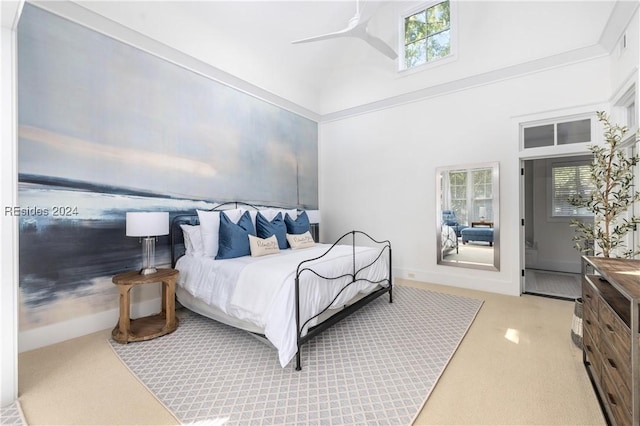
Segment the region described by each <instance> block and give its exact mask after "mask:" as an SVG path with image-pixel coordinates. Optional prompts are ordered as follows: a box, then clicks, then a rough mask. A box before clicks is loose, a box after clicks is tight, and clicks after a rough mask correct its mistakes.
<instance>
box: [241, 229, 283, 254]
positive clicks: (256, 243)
mask: <svg viewBox="0 0 640 426" xmlns="http://www.w3.org/2000/svg"><path fill="white" fill-rule="evenodd" d="M249 247H250V248H251V256H253V257H258V256H265V255H267V254H275V253H278V252H279V251H280V249H279V248H278V239H277V238H276V236H275V235H272V236H270V237H269V238H258V237H256V236H254V235H251V234H249Z"/></svg>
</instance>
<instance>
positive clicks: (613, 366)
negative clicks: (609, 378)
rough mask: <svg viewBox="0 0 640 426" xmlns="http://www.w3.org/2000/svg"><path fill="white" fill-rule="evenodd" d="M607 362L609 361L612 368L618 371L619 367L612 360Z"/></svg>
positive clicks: (609, 359)
mask: <svg viewBox="0 0 640 426" xmlns="http://www.w3.org/2000/svg"><path fill="white" fill-rule="evenodd" d="M607 361H609V365H610V366H611V368H615V369H616V370H617V369H618V366H617V365H616V363H615V362H614V361H613V360H612V359H611V358H607Z"/></svg>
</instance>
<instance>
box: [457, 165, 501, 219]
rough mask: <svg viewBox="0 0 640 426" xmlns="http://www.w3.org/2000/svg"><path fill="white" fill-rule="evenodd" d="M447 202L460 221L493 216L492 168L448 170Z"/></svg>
mask: <svg viewBox="0 0 640 426" xmlns="http://www.w3.org/2000/svg"><path fill="white" fill-rule="evenodd" d="M447 186H448V188H449V194H450V195H449V197H448V203H445V204H446V205H447V206H448V207H449V208H450V209H451V210H454V211H455V212H456V216H457V217H458V220H459V222H460V223H471V222H472V221H476V220H480V219H486V218H491V217H493V170H492V169H491V168H480V169H465V170H452V171H450V172H449V181H448V182H447Z"/></svg>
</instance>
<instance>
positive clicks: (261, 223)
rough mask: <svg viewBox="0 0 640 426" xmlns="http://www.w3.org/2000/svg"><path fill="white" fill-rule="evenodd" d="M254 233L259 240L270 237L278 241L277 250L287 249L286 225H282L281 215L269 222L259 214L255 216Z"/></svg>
mask: <svg viewBox="0 0 640 426" xmlns="http://www.w3.org/2000/svg"><path fill="white" fill-rule="evenodd" d="M256 232H257V234H258V237H260V238H269V237H270V236H272V235H275V236H276V239H277V240H278V248H279V249H280V250H284V249H286V248H287V225H285V223H284V219H283V218H282V213H280V212H278V214H277V215H276V216H275V217H274V218H273V220H272V221H271V222H269V220H268V219H267V218H266V217H264V216H262V214H261V213H260V212H258V215H257V216H256Z"/></svg>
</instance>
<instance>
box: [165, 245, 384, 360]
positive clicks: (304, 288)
mask: <svg viewBox="0 0 640 426" xmlns="http://www.w3.org/2000/svg"><path fill="white" fill-rule="evenodd" d="M329 247H330V246H329V245H326V244H317V245H315V246H314V247H311V248H307V249H298V250H282V251H281V252H280V253H278V254H274V255H269V256H264V257H251V256H245V257H240V258H236V259H226V260H214V259H211V258H206V257H192V256H183V257H181V258H180V259H179V260H178V262H177V264H176V269H178V270H179V271H180V275H179V278H178V285H180V286H182V287H183V288H184V289H185V290H187V291H188V292H189V293H191V294H192V295H193V296H195V297H197V298H199V299H201V300H203V301H204V302H206V303H207V304H209V305H212V306H215V307H216V308H218V309H220V310H222V311H223V312H225V313H226V314H228V315H230V316H232V317H235V318H238V319H240V320H244V321H248V322H251V323H252V324H255V325H256V326H258V327H260V328H262V329H264V333H265V336H266V337H267V338H268V339H269V341H270V342H271V343H272V344H273V345H274V346H275V347H276V348H277V349H278V355H279V360H280V365H282V367H284V366H286V365H287V364H288V363H289V362H290V361H291V359H292V358H293V357H294V355H295V354H296V351H297V337H296V320H295V275H296V267H297V266H298V264H299V263H300V262H302V261H304V260H307V259H312V258H315V257H318V256H320V255H322V254H323V253H324V252H326V251H327V249H328V248H329ZM378 254H379V249H372V248H368V247H356V269H360V268H361V267H363V266H365V265H368V264H370V263H372V262H373V260H374V259H375V258H376V257H377V256H378ZM352 258H353V250H352V247H351V246H335V247H334V249H333V250H332V251H331V254H330V255H329V256H327V257H325V258H322V259H320V260H316V261H313V262H310V263H309V264H306V267H312V268H313V270H314V271H316V272H317V273H319V274H320V275H323V276H326V277H336V276H340V275H343V274H351V273H353V269H352V268H353V267H352ZM388 268H389V266H388V256H387V255H383V256H381V257H380V259H378V260H377V261H376V262H375V263H374V264H373V265H372V266H371V267H368V268H366V269H365V270H363V271H361V272H360V273H359V274H358V276H357V278H361V279H362V278H366V279H368V280H371V281H379V280H382V279H383V278H385V277H386V276H387V273H388ZM349 280H350V278H349V277H345V278H342V279H340V280H336V281H332V282H328V281H326V280H323V279H320V278H318V277H317V276H316V275H315V274H312V273H309V272H305V273H304V274H302V275H301V282H300V312H301V315H300V318H301V323H303V322H304V321H306V320H307V319H308V318H311V317H312V316H314V315H316V314H318V313H320V312H321V310H322V309H324V308H325V307H326V306H327V305H329V304H330V303H331V301H332V300H333V299H334V298H335V297H336V295H337V294H338V291H339V290H340V289H341V288H342V287H343V286H344V285H345V284H346V283H347V282H349ZM375 287H376V285H375V284H371V283H369V282H363V281H357V282H356V283H354V284H352V285H351V286H349V288H348V289H347V290H346V291H344V292H343V293H342V294H341V295H340V296H339V297H338V298H337V299H336V300H335V301H334V302H333V303H332V305H331V307H340V306H341V305H344V304H345V303H346V302H348V301H349V300H351V299H352V298H353V297H355V296H356V295H357V294H358V293H360V292H362V293H369V292H371V291H372V290H373V289H374V288H375ZM314 324H315V321H314V322H311V323H309V324H308V326H312V325H314Z"/></svg>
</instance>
